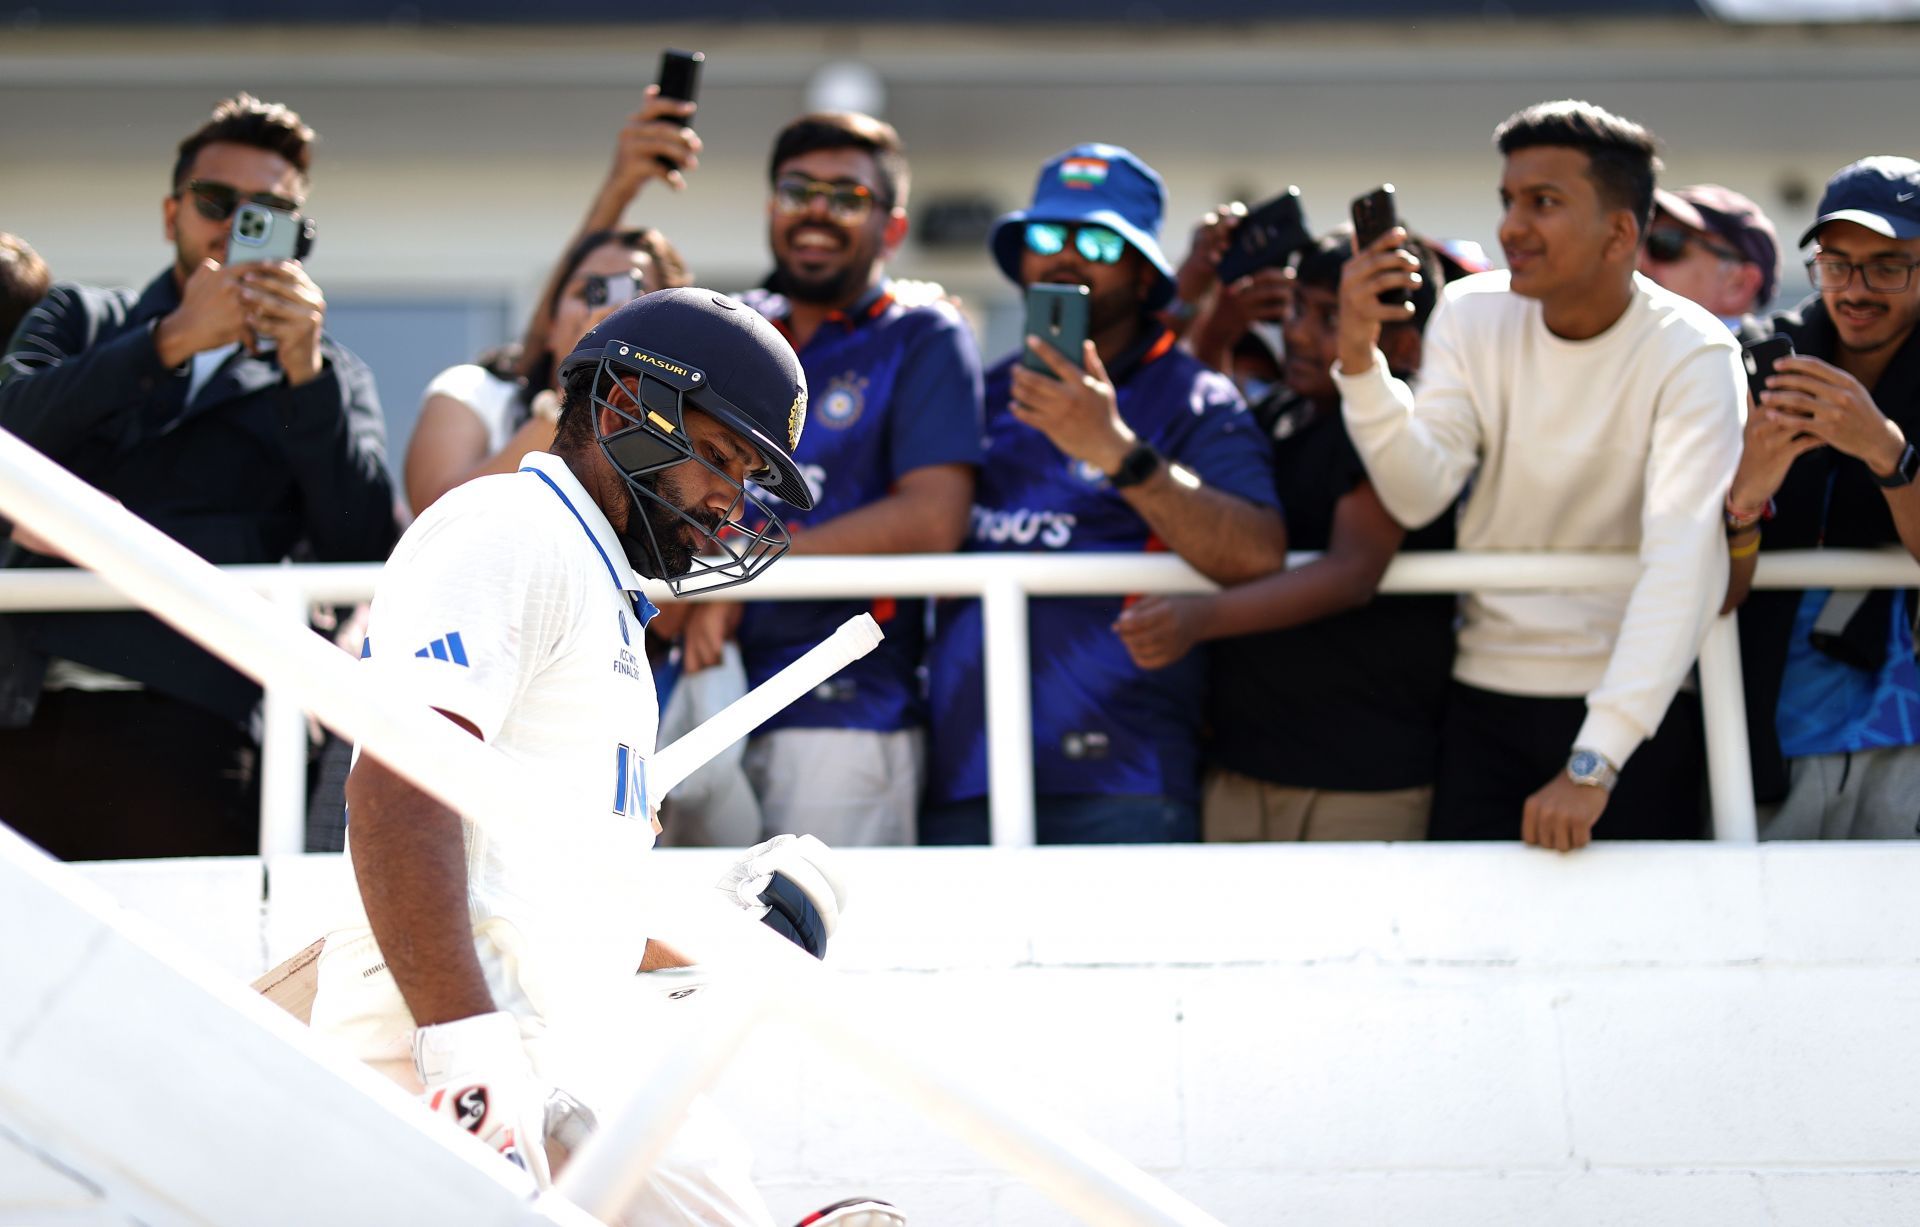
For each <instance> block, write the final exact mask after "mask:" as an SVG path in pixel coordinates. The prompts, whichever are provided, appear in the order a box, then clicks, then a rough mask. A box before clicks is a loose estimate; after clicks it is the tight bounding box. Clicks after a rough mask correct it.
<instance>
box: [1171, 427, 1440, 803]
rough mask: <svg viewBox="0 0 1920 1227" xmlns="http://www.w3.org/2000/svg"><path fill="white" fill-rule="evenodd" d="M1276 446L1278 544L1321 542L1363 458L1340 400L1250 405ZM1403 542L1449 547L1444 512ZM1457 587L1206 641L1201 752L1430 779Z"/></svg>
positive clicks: (1313, 771)
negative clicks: (1319, 405)
mask: <svg viewBox="0 0 1920 1227" xmlns="http://www.w3.org/2000/svg"><path fill="white" fill-rule="evenodd" d="M1254 413H1255V415H1256V416H1257V417H1258V418H1259V419H1260V421H1261V425H1262V426H1263V427H1265V428H1266V430H1267V433H1268V437H1269V438H1271V439H1272V440H1273V444H1274V469H1275V476H1276V480H1277V483H1278V487H1279V491H1280V502H1281V506H1282V507H1283V508H1284V509H1285V514H1286V520H1287V544H1288V547H1289V548H1290V549H1296V550H1324V549H1325V548H1327V544H1328V542H1329V541H1330V540H1331V538H1332V535H1333V519H1334V508H1335V506H1336V505H1337V504H1338V503H1339V501H1340V500H1341V499H1342V498H1344V497H1345V496H1346V495H1347V494H1348V493H1350V492H1351V491H1352V490H1353V488H1354V487H1355V486H1356V485H1358V484H1359V483H1360V482H1363V481H1365V480H1366V479H1367V472H1366V468H1365V466H1364V465H1363V464H1362V463H1361V461H1360V457H1359V455H1358V453H1356V452H1355V451H1354V448H1353V442H1352V440H1351V439H1349V438H1348V437H1347V428H1346V424H1345V423H1344V422H1343V421H1342V420H1341V417H1340V414H1339V412H1338V411H1337V410H1333V411H1318V410H1316V409H1315V407H1314V406H1313V404H1312V403H1311V402H1309V401H1305V400H1301V399H1299V398H1296V397H1293V396H1292V395H1291V394H1290V393H1287V392H1285V391H1284V390H1283V391H1282V392H1280V393H1279V394H1278V395H1276V396H1275V397H1271V398H1269V399H1267V400H1265V401H1262V402H1261V403H1259V404H1257V405H1255V406H1254ZM1401 548H1402V549H1424V550H1445V549H1451V548H1453V517H1452V516H1451V515H1443V516H1441V517H1440V518H1439V519H1438V520H1437V521H1435V522H1434V523H1433V524H1431V525H1428V526H1427V527H1426V528H1423V529H1421V530H1420V531H1419V532H1416V533H1410V534H1408V536H1407V539H1406V541H1405V543H1404V544H1403V545H1402V546H1401ZM1455 604H1456V601H1455V598H1454V597H1453V596H1451V595H1444V594H1443V595H1434V596H1386V597H1375V598H1374V599H1373V600H1372V601H1371V602H1369V603H1368V604H1366V605H1363V606H1361V607H1359V608H1357V609H1352V610H1348V611H1346V612H1344V613H1339V614H1335V615H1333V616H1332V617H1328V618H1322V619H1320V620H1319V621H1317V622H1309V623H1306V624H1305V625H1302V626H1296V627H1291V628H1288V629H1286V630H1278V631H1266V632H1263V633H1261V634H1257V635H1247V636H1244V637H1242V638H1238V639H1222V640H1220V641H1218V642H1216V643H1215V644H1213V650H1212V653H1211V660H1210V665H1209V668H1210V670H1211V686H1210V688H1209V697H1208V723H1209V725H1210V730H1209V735H1210V740H1209V745H1208V758H1209V760H1210V761H1211V762H1213V763H1214V764H1216V765H1218V766H1222V767H1225V768H1227V769H1228V770H1231V771H1237V772H1239V773H1240V774H1242V775H1247V776H1251V777H1253V778H1255V779H1259V780H1265V781H1267V782H1268V783H1272V784H1283V785H1288V786H1291V787H1297V788H1325V789H1333V790H1338V791H1342V792H1384V791H1388V790H1390V789H1398V788H1416V787H1420V786H1422V785H1426V784H1431V783H1432V782H1433V779H1434V765H1435V762H1436V759H1437V749H1438V740H1439V728H1440V710H1441V705H1442V703H1443V701H1444V699H1445V696H1446V690H1447V679H1448V677H1449V675H1450V674H1451V673H1452V670H1453V623H1454V610H1455Z"/></svg>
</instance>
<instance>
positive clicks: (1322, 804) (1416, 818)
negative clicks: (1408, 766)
mask: <svg viewBox="0 0 1920 1227" xmlns="http://www.w3.org/2000/svg"><path fill="white" fill-rule="evenodd" d="M1432 809H1433V789H1432V788H1431V787H1426V788H1399V789H1394V790H1392V791H1388V792H1334V791H1331V790H1329V789H1324V788H1293V787H1289V786H1287V785H1282V784H1269V783H1267V782H1266V781H1264V780H1256V779H1254V778H1252V777H1251V776H1245V775H1241V774H1240V773H1238V772H1236V771H1228V770H1226V769H1225V768H1220V767H1216V768H1213V769H1212V770H1210V771H1208V773H1207V780H1206V792H1205V796H1204V798H1203V799H1202V801H1201V807H1200V836H1201V838H1202V839H1204V840H1205V841H1206V842H1208V843H1258V842H1279V843H1293V842H1298V841H1302V840H1374V841H1378V840H1418V839H1425V838H1426V837H1427V815H1428V813H1429V812H1430V811H1431V810H1432Z"/></svg>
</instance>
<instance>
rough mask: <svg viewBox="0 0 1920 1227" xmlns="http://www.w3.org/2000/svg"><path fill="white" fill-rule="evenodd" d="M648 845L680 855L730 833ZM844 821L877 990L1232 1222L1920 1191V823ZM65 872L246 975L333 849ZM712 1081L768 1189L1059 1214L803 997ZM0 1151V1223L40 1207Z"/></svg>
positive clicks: (1810, 1209) (1782, 1204)
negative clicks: (1480, 827) (1760, 840)
mask: <svg viewBox="0 0 1920 1227" xmlns="http://www.w3.org/2000/svg"><path fill="white" fill-rule="evenodd" d="M660 855H661V856H662V857H663V858H664V863H665V864H667V865H668V866H670V871H671V872H672V873H674V874H675V875H676V876H677V875H679V874H682V873H684V874H685V875H686V879H685V880H687V881H690V882H697V881H701V880H704V879H706V878H710V877H712V876H715V875H717V873H718V872H719V870H720V868H721V867H722V866H723V865H724V863H725V861H726V859H727V854H726V853H723V852H684V851H682V852H663V853H661V854H660ZM844 856H845V860H846V862H847V869H848V871H849V874H850V877H851V878H852V880H853V883H854V885H853V889H854V892H855V893H854V896H853V903H852V906H851V908H850V909H849V911H848V913H847V917H846V927H845V929H844V931H843V933H842V935H841V937H840V938H839V939H838V940H837V941H836V943H835V946H834V950H833V952H832V957H831V960H830V962H831V964H832V965H833V966H835V967H837V968H838V969H839V970H840V971H841V972H842V973H844V984H845V991H846V992H847V993H849V994H851V995H854V996H856V997H857V998H858V999H859V1000H860V1001H861V1003H862V1006H863V1008H864V1009H865V1011H866V1012H867V1013H868V1014H869V1016H870V1017H874V1018H877V1019H880V1020H882V1021H883V1023H884V1025H885V1026H887V1027H888V1028H890V1029H891V1030H893V1031H894V1032H895V1033H896V1034H899V1035H901V1036H903V1037H905V1038H907V1039H908V1040H909V1041H911V1042H912V1043H914V1044H915V1045H916V1046H919V1047H921V1048H923V1049H924V1050H926V1051H930V1052H934V1053H945V1054H949V1056H948V1059H949V1060H950V1061H951V1065H952V1067H953V1068H954V1069H957V1070H963V1071H967V1073H968V1076H969V1078H970V1079H973V1080H975V1081H978V1082H982V1083H984V1084H987V1085H997V1086H999V1087H1001V1088H1005V1089H1006V1090H1008V1092H1009V1093H1010V1094H1012V1095H1014V1096H1015V1097H1017V1098H1020V1099H1022V1100H1025V1101H1028V1102H1033V1103H1037V1104H1040V1105H1042V1106H1044V1107H1047V1108H1050V1109H1052V1110H1055V1111H1058V1112H1060V1113H1062V1114H1064V1115H1066V1116H1067V1117H1068V1118H1070V1119H1072V1120H1074V1121H1077V1122H1078V1123H1079V1124H1080V1125H1081V1126H1082V1127H1084V1128H1085V1129H1087V1130H1088V1131H1089V1132H1091V1133H1092V1134H1093V1135H1094V1136H1096V1137H1098V1138H1100V1139H1101V1140H1103V1141H1105V1142H1107V1143H1109V1144H1110V1145H1112V1146H1114V1147H1116V1148H1117V1149H1119V1150H1120V1151H1121V1152H1122V1153H1123V1154H1125V1155H1126V1156H1127V1157H1128V1158H1129V1159H1131V1160H1132V1161H1133V1162H1135V1163H1138V1164H1140V1165H1141V1166H1143V1167H1144V1168H1146V1169H1147V1170H1148V1171H1149V1172H1151V1173H1152V1174H1154V1175H1155V1176H1157V1177H1160V1178H1162V1179H1164V1180H1166V1181H1167V1182H1168V1183H1169V1184H1170V1185H1171V1186H1172V1187H1173V1188H1175V1189H1176V1190H1177V1191H1179V1192H1180V1193H1182V1194H1183V1195H1185V1196H1187V1197H1189V1198H1191V1199H1192V1200H1194V1201H1195V1202H1196V1203H1198V1204H1199V1205H1201V1206H1202V1207H1204V1208H1205V1209H1207V1210H1209V1211H1210V1212H1212V1213H1214V1214H1215V1215H1217V1216H1219V1217H1220V1218H1221V1220H1222V1221H1224V1222H1226V1223H1230V1224H1244V1225H1248V1227H1256V1225H1259V1227H1264V1225H1266V1224H1291V1223H1300V1224H1315V1225H1339V1224H1354V1225H1356V1227H1359V1225H1362V1224H1376V1223H1395V1224H1405V1225H1411V1227H1427V1225H1431V1227H1452V1225H1454V1224H1460V1225H1462V1227H1466V1225H1468V1224H1471V1225H1473V1227H1500V1225H1506V1224H1512V1225H1515V1227H1518V1225H1521V1224H1529V1225H1530V1224H1542V1223H1553V1224H1557V1225H1572V1227H1583V1225H1587V1224H1592V1225H1593V1227H1601V1225H1603V1224H1605V1225H1609V1227H1611V1225H1614V1224H1624V1223H1633V1224H1636V1225H1644V1224H1686V1225H1687V1227H1721V1225H1725V1227H1736V1225H1738V1227H1748V1225H1750V1224H1762V1223H1764V1224H1770V1225H1778V1227H1787V1225H1801V1224H1804V1225H1806V1227H1830V1225H1832V1224H1840V1223H1847V1224H1879V1223H1885V1224H1895V1223H1910V1222H1914V1221H1920V1112H1917V1111H1916V1104H1917V1101H1920V1091H1916V1083H1915V1081H1914V1077H1913V1074H1912V1070H1911V1064H1912V1062H1911V1060H1910V1055H1909V1054H1910V1050H1911V1035H1912V1031H1913V1019H1914V1018H1915V1016H1916V1013H1920V1009H1917V1007H1920V966H1917V965H1916V957H1915V952H1916V951H1917V950H1920V913H1916V911H1915V909H1914V908H1913V907H1912V906H1911V898H1912V893H1913V892H1912V882H1913V881H1914V878H1915V875H1916V873H1920V848H1913V847H1909V846H1905V845H1891V844H1858V845H1841V844H1835V845H1771V846H1766V847H1762V848H1759V849H1740V848H1732V847H1721V846H1711V845H1701V846H1617V847H1600V848H1595V849H1591V850H1589V851H1587V852H1584V853H1582V854H1580V855H1578V856H1571V857H1561V856H1556V855H1552V854H1547V853H1540V852H1534V851H1530V850H1526V849H1522V848H1517V847H1493V846H1473V845H1464V846H1457V847H1446V846H1433V845H1422V846H1395V847H1384V846H1351V847H1288V846H1242V847H1230V848H1229V847H1157V848H1079V849H1068V848H1042V849H1033V850H1025V851H1013V850H1005V851H994V850H986V849H981V850H938V851H935V850H917V849H907V850H864V851H861V850H855V851H849V852H846V853H845V854H844ZM84 872H85V873H86V875H87V876H88V877H89V878H91V879H93V880H94V881H95V882H97V883H98V884H100V885H101V886H103V887H105V888H106V889H107V890H108V891H109V892H110V893H112V894H115V895H117V896H119V897H120V898H121V899H123V900H124V901H126V902H127V903H128V904H129V905H130V906H131V907H133V908H134V909H135V910H136V911H140V912H144V913H146V914H148V915H150V916H153V917H154V918H155V919H156V920H158V921H160V922H161V923H162V924H163V925H165V926H166V927H169V928H172V929H174V930H176V931H177V932H178V934H179V935H180V936H181V937H182V938H184V939H186V940H187V941H188V942H189V943H190V944H192V945H194V946H197V947H199V948H200V949H201V950H202V951H204V952H205V953H207V954H208V955H210V956H211V957H212V958H214V959H215V960H216V961H218V962H219V963H221V964H222V965H223V966H226V967H229V968H230V969H231V970H232V971H233V972H234V973H235V974H236V975H251V974H253V973H255V972H256V971H257V970H258V969H260V968H262V967H263V966H265V965H266V961H267V960H268V959H269V958H272V959H277V958H279V957H281V956H282V955H283V954H284V953H286V952H290V951H291V950H293V949H296V948H298V947H299V946H301V945H303V944H305V942H306V941H307V940H310V938H311V936H312V935H313V933H314V932H315V930H316V926H317V925H318V924H319V923H320V921H319V920H318V919H316V917H318V916H319V915H321V914H323V912H324V909H325V907H326V906H327V905H326V899H327V897H328V896H329V895H330V894H337V892H339V891H341V890H344V889H348V888H349V885H350V884H349V883H348V881H347V875H346V874H345V872H344V866H343V865H342V864H341V863H340V862H339V861H338V860H337V859H336V858H330V857H305V858H296V859H294V860H290V861H276V862H273V863H272V864H271V865H269V866H268V867H267V874H266V877H267V881H268V882H269V883H270V884H271V887H272V890H271V899H270V900H269V902H268V905H267V906H266V908H265V909H264V915H263V912H262V909H261V907H260V906H259V904H258V902H257V898H256V895H255V893H254V887H255V885H256V884H257V883H258V881H259V873H260V870H259V867H258V865H257V864H256V863H254V862H249V861H239V862H233V863H225V864H213V863H208V862H200V863H190V862H189V863H178V864H172V865H167V866H154V865H143V866H133V865H102V866H95V867H89V868H87V869H86V870H85V871H84ZM718 1097H719V1098H720V1100H721V1101H722V1103H723V1104H724V1106H725V1107H726V1108H727V1109H728V1111H729V1112H730V1113H731V1114H732V1115H733V1117H734V1118H735V1120H736V1122H737V1123H739V1124H740V1125H741V1126H742V1127H743V1129H744V1130H745V1131H746V1132H747V1133H748V1134H749V1135H750V1136H751V1137H752V1138H753V1141H754V1143H755V1146H756V1148H757V1152H758V1161H759V1173H760V1175H761V1177H762V1179H763V1182H764V1184H765V1187H766V1189H767V1191H768V1195H769V1198H770V1200H771V1201H772V1203H773V1204H774V1207H775V1210H776V1216H777V1217H779V1218H781V1219H782V1220H784V1221H791V1220H793V1219H797V1218H798V1217H799V1216H800V1215H801V1214H802V1213H804V1212H805V1211H806V1210H808V1209H811V1208H813V1207H815V1206H817V1205H819V1204H821V1203H823V1202H825V1201H827V1200H830V1199H832V1198H834V1197H837V1196H843V1195H848V1194H851V1193H854V1192H868V1193H873V1194H877V1195H880V1196H884V1197H888V1198H891V1199H893V1200H895V1201H897V1202H899V1203H900V1204H902V1205H904V1206H906V1207H908V1208H909V1209H911V1210H912V1211H913V1212H914V1214H915V1219H914V1221H915V1224H916V1227H945V1225H948V1224H953V1225H961V1224H983V1223H993V1224H1004V1225H1006V1227H1040V1225H1042V1224H1047V1225H1051V1224H1055V1223H1060V1222H1064V1221H1067V1220H1065V1219H1064V1217H1063V1216H1062V1215H1060V1214H1059V1213H1058V1212H1057V1211H1055V1210H1053V1209H1052V1207H1051V1206H1049V1205H1048V1204H1046V1203H1044V1202H1043V1201H1041V1200H1040V1199H1039V1198H1038V1196H1037V1195H1036V1194H1034V1193H1032V1192H1031V1191H1029V1190H1027V1189H1025V1188H1024V1187H1022V1186H1021V1185H1020V1184H1019V1183H1018V1182H1017V1181H1016V1180H1014V1179H1013V1178H1011V1177H1009V1176H1007V1175H1005V1174H1004V1173H1002V1172H1000V1171H998V1170H997V1169H995V1168H993V1167H992V1166H991V1165H990V1164H988V1163H986V1162H985V1161H984V1160H982V1159H980V1158H979V1157H977V1156H976V1155H975V1154H974V1153H973V1152H971V1151H970V1150H967V1149H965V1148H963V1147H962V1146H961V1145H960V1144H958V1143H956V1142H954V1141H952V1140H950V1139H949V1138H948V1137H947V1136H946V1135H945V1134H944V1133H943V1132H942V1131H941V1130H940V1129H939V1128H938V1127H937V1126H935V1125H934V1124H932V1123H930V1122H928V1121H925V1120H921V1119H916V1118H915V1117H913V1116H911V1115H910V1114H909V1113H907V1112H905V1111H904V1110H903V1109H902V1108H900V1107H899V1106H898V1104H897V1103H896V1102H895V1101H894V1100H893V1099H892V1098H891V1097H890V1096H889V1095H888V1094H887V1092H886V1091H885V1090H884V1089H882V1088H879V1087H876V1086H873V1085H871V1084H870V1083H869V1082H868V1081H867V1080H866V1079H865V1078H864V1076H862V1075H861V1074H859V1073H858V1072H857V1071H855V1070H852V1069H850V1068H848V1067H846V1066H845V1065H843V1064H841V1063H840V1062H838V1061H837V1060H834V1059H831V1058H829V1057H827V1056H825V1055H823V1054H822V1053H821V1052H820V1051H819V1050H818V1049H817V1048H816V1047H815V1046H814V1045H813V1044H812V1043H811V1042H810V1041H809V1040H808V1039H807V1038H806V1037H805V1036H802V1035H800V1034H799V1033H798V1032H797V1031H792V1032H789V1031H788V1030H786V1029H784V1028H780V1027H775V1028H772V1029H769V1030H767V1031H765V1032H763V1033H762V1034H761V1035H760V1036H759V1037H757V1038H756V1039H755V1040H754V1041H753V1043H752V1044H751V1045H750V1046H749V1048H748V1050H747V1051H746V1052H745V1053H744V1054H743V1055H742V1058H741V1060H740V1061H739V1062H738V1063H737V1064H736V1066H735V1067H734V1068H733V1069H732V1070H731V1072H730V1074H729V1075H728V1077H727V1079H726V1081H725V1083H724V1084H723V1085H722V1087H721V1088H720V1089H719V1092H718ZM5 1153H6V1151H5V1147H4V1146H0V1190H8V1192H7V1193H6V1194H4V1195H0V1224H4V1223H27V1222H32V1223H40V1222H45V1221H56V1220H50V1219H46V1218H42V1217H37V1215H38V1213H39V1211H38V1210H34V1211H29V1210H27V1209H26V1208H25V1205H24V1204H23V1198H22V1195H18V1194H15V1193H13V1192H11V1190H13V1189H14V1188H16V1183H15V1178H10V1177H15V1176H16V1175H17V1173H16V1172H15V1171H14V1170H13V1169H9V1168H8V1167H7V1160H6V1159H5V1158H4V1155H5ZM32 1180H34V1181H37V1182H38V1184H37V1185H21V1186H18V1187H26V1188H30V1189H31V1188H37V1189H38V1190H39V1191H38V1192H37V1193H33V1194H32V1195H33V1196H37V1197H39V1198H40V1201H39V1202H38V1203H33V1204H35V1205H55V1204H60V1205H66V1204H72V1203H62V1202H60V1200H59V1199H60V1196H61V1192H60V1189H61V1186H60V1184H59V1178H58V1177H57V1175H53V1174H49V1173H44V1172H39V1173H34V1174H33V1175H32ZM75 1212H76V1213H80V1211H79V1210H76V1211H75ZM88 1213H91V1212H90V1211H89V1212H88ZM57 1221H69V1220H57ZM70 1221H87V1222H93V1221H102V1222H108V1221H111V1222H119V1221H121V1220H118V1219H113V1218H111V1217H109V1218H104V1219H91V1218H75V1219H72V1220H70Z"/></svg>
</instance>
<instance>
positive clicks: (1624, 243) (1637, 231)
mask: <svg viewBox="0 0 1920 1227" xmlns="http://www.w3.org/2000/svg"><path fill="white" fill-rule="evenodd" d="M1607 231H1608V233H1607V245H1606V247H1605V248H1604V249H1603V250H1604V252H1605V255H1606V258H1607V259H1609V260H1619V259H1622V258H1624V259H1625V260H1626V262H1627V263H1628V264H1630V265H1634V266H1636V267H1637V266H1638V265H1639V263H1640V242H1641V240H1642V239H1644V238H1646V237H1647V228H1646V226H1645V225H1644V224H1642V222H1641V220H1640V219H1639V218H1636V217H1635V216H1634V215H1633V210H1632V209H1608V210H1607Z"/></svg>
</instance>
